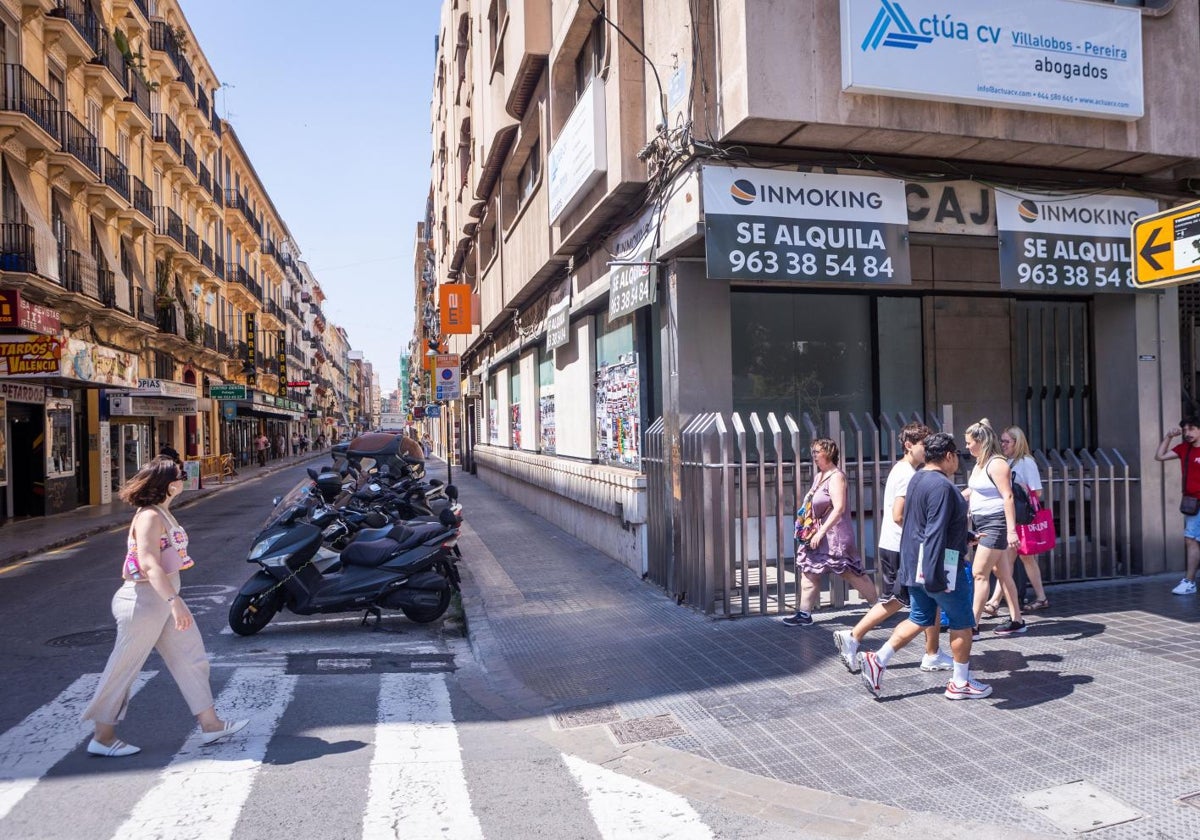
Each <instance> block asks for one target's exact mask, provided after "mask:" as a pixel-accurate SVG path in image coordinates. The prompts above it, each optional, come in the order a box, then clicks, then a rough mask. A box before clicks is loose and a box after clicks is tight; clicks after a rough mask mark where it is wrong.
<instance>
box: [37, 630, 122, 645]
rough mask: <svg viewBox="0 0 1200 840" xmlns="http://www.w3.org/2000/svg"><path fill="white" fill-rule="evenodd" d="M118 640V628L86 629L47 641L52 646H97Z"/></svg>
mask: <svg viewBox="0 0 1200 840" xmlns="http://www.w3.org/2000/svg"><path fill="white" fill-rule="evenodd" d="M116 640H117V631H116V628H110V629H105V630H84V631H83V632H82V633H68V634H67V635H65V636H57V637H55V638H53V639H49V640H47V641H46V644H48V645H49V646H50V647H95V646H96V645H111V644H112V643H113V642H115V641H116Z"/></svg>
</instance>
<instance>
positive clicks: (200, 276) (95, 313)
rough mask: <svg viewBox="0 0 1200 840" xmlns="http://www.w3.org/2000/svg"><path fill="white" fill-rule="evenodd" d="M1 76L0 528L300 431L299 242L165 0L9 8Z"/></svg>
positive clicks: (47, 0) (2, 32)
mask: <svg viewBox="0 0 1200 840" xmlns="http://www.w3.org/2000/svg"><path fill="white" fill-rule="evenodd" d="M0 67H2V70H0V82H2V84H0V147H2V152H0V215H2V219H0V348H2V349H3V352H4V355H3V363H2V366H0V397H3V398H4V399H3V401H0V407H2V408H0V436H3V437H4V438H5V440H6V442H7V443H8V444H10V445H9V446H7V447H0V450H5V449H6V450H7V452H8V453H9V454H10V457H9V460H8V462H7V463H0V519H3V518H5V517H7V516H14V515H15V516H22V515H36V514H41V513H52V512H58V511H62V510H69V509H71V508H73V507H75V506H76V505H79V504H87V503H96V502H104V501H108V500H109V499H111V498H112V494H113V492H114V491H115V490H116V488H118V487H119V486H120V485H121V483H122V482H123V481H124V480H125V479H127V478H128V477H129V476H131V475H132V474H133V472H135V471H136V470H137V469H138V467H139V466H140V464H141V463H143V462H144V461H145V460H147V459H148V458H149V457H151V456H153V455H154V454H155V453H156V452H157V451H158V450H159V448H161V447H163V446H171V447H173V448H175V449H176V450H178V451H179V452H180V453H181V454H182V455H183V456H184V457H185V458H189V459H196V460H199V461H201V462H202V469H205V470H207V469H210V468H213V467H214V465H215V460H214V456H217V455H219V454H220V453H223V452H229V451H231V450H235V451H237V450H241V451H246V452H248V451H249V446H248V441H249V435H250V433H251V429H252V428H253V429H255V430H256V429H257V428H259V427H260V426H263V425H264V424H274V427H273V428H272V431H276V430H283V429H284V428H290V427H291V426H293V425H295V424H296V423H297V422H298V421H299V420H300V419H301V418H302V417H303V414H302V402H303V400H302V398H301V393H300V392H295V391H290V390H289V389H288V386H287V383H288V381H292V377H291V375H290V374H291V372H296V373H303V372H305V371H306V370H307V369H308V360H307V359H306V358H305V357H304V355H303V354H302V353H300V352H299V349H298V348H299V345H300V339H301V336H302V334H303V332H304V326H303V320H302V315H303V313H302V311H301V309H300V303H299V302H300V298H301V293H302V288H303V285H304V277H303V275H302V273H301V271H300V269H299V263H298V261H299V250H298V248H297V247H296V245H295V243H294V241H293V240H292V238H291V236H290V235H289V233H288V231H287V227H286V225H285V224H284V222H283V220H282V218H281V217H280V214H279V213H278V211H277V210H276V209H275V208H274V206H273V205H272V204H271V202H270V198H269V196H268V194H267V192H266V190H265V188H264V187H263V185H262V184H261V182H260V180H259V179H258V177H257V175H256V174H255V173H254V170H253V167H252V165H251V164H250V161H249V158H248V156H247V155H246V154H245V151H244V149H243V148H242V147H241V145H240V143H239V142H238V140H237V137H236V134H235V133H234V132H233V129H232V127H231V126H229V124H228V123H225V122H224V121H222V120H221V119H220V118H219V117H218V116H217V114H216V110H215V108H214V105H213V97H214V94H215V92H216V91H217V90H218V88H219V82H218V79H217V76H216V74H215V71H214V70H213V68H212V67H211V66H210V64H209V62H208V60H207V59H206V58H205V56H204V53H203V51H202V50H201V48H200V45H199V44H197V42H196V38H195V34H194V33H193V32H192V31H191V29H190V27H189V26H188V23H187V20H186V18H185V16H184V14H183V11H182V9H181V8H180V6H179V4H178V3H177V2H175V0H158V2H156V3H154V4H152V5H151V4H149V3H147V2H145V0H113V1H112V2H93V0H38V1H37V2H33V3H18V2H12V0H5V2H0ZM227 190H228V192H229V198H230V199H231V201H232V207H228V206H227V201H226V194H227ZM247 316H253V319H254V323H255V326H254V333H253V335H251V334H250V333H248V331H247V328H248V327H247ZM281 374H283V375H282V376H281ZM296 378H299V377H296ZM222 383H240V384H251V386H252V387H251V391H250V392H249V393H248V395H247V398H246V399H245V400H241V401H237V402H236V404H234V403H232V402H231V403H230V405H232V407H233V411H232V413H229V412H228V410H227V411H226V412H224V413H223V412H222V411H221V410H220V406H219V405H218V404H217V403H216V402H215V401H213V400H210V399H208V390H207V389H208V387H209V386H210V385H217V384H222ZM304 420H305V422H307V420H308V418H307V417H304ZM275 427H277V429H276V428H275ZM239 429H240V432H239V431H238V430H239ZM239 435H240V436H239ZM243 438H244V440H242V439H243ZM43 487H44V488H45V491H44V492H42V488H43Z"/></svg>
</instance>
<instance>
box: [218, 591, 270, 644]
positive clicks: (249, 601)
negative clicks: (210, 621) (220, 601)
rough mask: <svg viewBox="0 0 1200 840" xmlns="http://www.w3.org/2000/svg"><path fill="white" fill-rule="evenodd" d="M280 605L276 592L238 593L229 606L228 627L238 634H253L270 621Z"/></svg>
mask: <svg viewBox="0 0 1200 840" xmlns="http://www.w3.org/2000/svg"><path fill="white" fill-rule="evenodd" d="M282 606H283V598H282V596H281V595H280V594H279V593H278V592H270V593H267V592H262V593H259V594H258V595H238V596H237V597H236V598H234V599H233V605H232V606H230V608H229V629H231V630H232V631H233V632H234V633H237V634H238V635H239V636H253V635H254V634H255V633H257V632H258V631H259V630H261V629H263V628H264V627H266V626H267V625H268V624H270V623H271V619H272V618H274V617H275V613H277V612H279V608H280V607H282Z"/></svg>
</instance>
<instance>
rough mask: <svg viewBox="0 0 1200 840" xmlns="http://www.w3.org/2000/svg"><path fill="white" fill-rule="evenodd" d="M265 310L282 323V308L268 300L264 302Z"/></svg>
mask: <svg viewBox="0 0 1200 840" xmlns="http://www.w3.org/2000/svg"><path fill="white" fill-rule="evenodd" d="M266 309H267V312H268V313H269V314H271V315H274V316H275V318H276V319H277V320H279V321H282V320H283V319H284V317H285V316H284V314H283V307H282V306H280V305H279V304H278V303H276V302H275V301H273V300H268V301H267V302H266Z"/></svg>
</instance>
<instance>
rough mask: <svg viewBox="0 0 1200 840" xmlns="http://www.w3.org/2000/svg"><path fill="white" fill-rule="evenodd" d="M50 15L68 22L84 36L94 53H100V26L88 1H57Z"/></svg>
mask: <svg viewBox="0 0 1200 840" xmlns="http://www.w3.org/2000/svg"><path fill="white" fill-rule="evenodd" d="M48 14H49V15H50V16H51V17H57V18H63V19H64V20H66V21H67V22H68V23H70V24H71V26H73V27H75V30H76V31H77V32H78V33H79V34H80V35H82V36H83V40H85V41H87V42H88V46H90V47H91V48H92V51H93V52H98V51H99V44H100V38H99V35H100V24H99V22H98V21H97V20H96V12H95V11H94V10H93V9H92V5H91V4H90V3H88V2H86V0H55V3H54V8H53V9H51V10H50V12H49V13H48Z"/></svg>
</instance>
